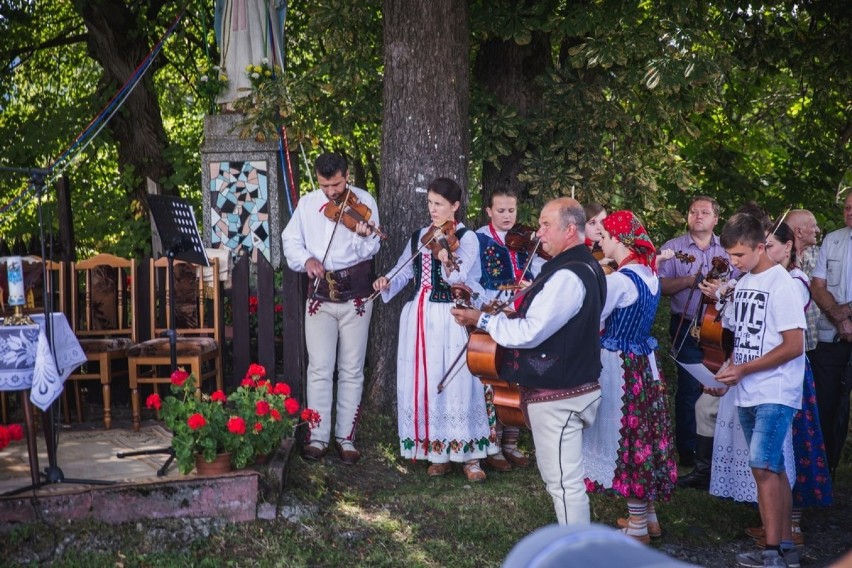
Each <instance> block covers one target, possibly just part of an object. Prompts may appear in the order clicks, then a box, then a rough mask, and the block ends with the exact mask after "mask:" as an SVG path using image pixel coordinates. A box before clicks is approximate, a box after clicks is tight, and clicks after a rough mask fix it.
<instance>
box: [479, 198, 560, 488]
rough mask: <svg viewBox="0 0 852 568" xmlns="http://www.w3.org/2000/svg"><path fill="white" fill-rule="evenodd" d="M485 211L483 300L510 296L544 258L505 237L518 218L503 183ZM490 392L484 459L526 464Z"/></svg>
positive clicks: (503, 466) (498, 464) (496, 464)
mask: <svg viewBox="0 0 852 568" xmlns="http://www.w3.org/2000/svg"><path fill="white" fill-rule="evenodd" d="M485 213H486V214H487V215H488V218H489V219H490V222H489V223H488V224H487V225H485V226H483V227H480V228H479V229H477V231H476V236H477V237H478V238H479V255H480V262H481V265H482V278H480V280H479V284H480V285H481V286H482V289H481V290H478V291H479V293H480V299H481V300H482V302H483V303H489V302H490V303H494V302H495V301H496V302H499V301H503V300H506V299H507V298H509V297H511V295H512V294H513V293H514V292H515V291H517V290H518V288H519V287H520V286H521V285H522V284H523V283H526V282H527V281H529V280H532V279H533V278H534V277H535V275H536V274H538V273H539V271H540V270H541V265H542V264H544V260H543V259H542V258H541V257H540V256H539V255H538V254H535V255H530V252H529V251H528V250H516V249H514V248H512V247H513V245H512V244H511V243H510V242H509V239H508V238H507V234H508V233H509V231H511V230H512V229H513V228H514V227H515V224H516V222H517V220H518V197H517V195H516V194H515V192H514V191H512V190H511V189H509V188H508V187H505V186H499V187H497V188H496V189H495V190H494V192H493V193H492V194H491V205H490V207H486V208H485ZM530 232H532V231H530ZM530 236H532V235H530ZM493 396H494V394H493V389H492V388H491V386H490V385H489V386H487V387H485V398H486V403H487V406H488V419H489V422H490V423H491V427H492V428H493V429H494V431H495V433H496V441H497V442H498V444H495V445H494V446H493V448H494V449H493V453H492V450H491V449H490V448H489V455H488V458H487V459H486V460H485V463H487V464H488V465H489V466H490V467H492V468H494V469H496V470H497V471H508V470H510V469H512V465H516V466H519V467H526V466H527V465H529V460H528V459H527V456H526V455H524V453H523V452H522V451H521V450H520V449H518V437H519V434H520V429H519V428H518V427H517V426H505V425H503V424H501V423H500V422H499V421H498V420H497V416H496V412H495V411H494V405H493V403H491V400H492V399H493ZM510 462H511V463H510Z"/></svg>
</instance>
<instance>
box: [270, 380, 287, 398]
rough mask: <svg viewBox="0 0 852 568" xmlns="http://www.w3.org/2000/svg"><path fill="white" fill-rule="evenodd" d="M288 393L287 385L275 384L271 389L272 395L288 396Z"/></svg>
mask: <svg viewBox="0 0 852 568" xmlns="http://www.w3.org/2000/svg"><path fill="white" fill-rule="evenodd" d="M290 392H292V391H291V390H290V385H288V384H287V383H275V387H273V389H272V393H273V394H283V395H284V396H289V395H290Z"/></svg>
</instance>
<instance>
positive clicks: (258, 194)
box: [209, 160, 272, 262]
mask: <svg viewBox="0 0 852 568" xmlns="http://www.w3.org/2000/svg"><path fill="white" fill-rule="evenodd" d="M209 166H210V230H211V243H212V246H213V247H214V248H218V247H227V248H228V249H230V250H231V251H232V252H233V253H234V255H242V254H248V255H250V256H251V259H252V260H253V261H255V262H257V259H258V254H262V255H263V256H264V257H266V259H267V260H268V261H270V262H271V261H272V259H271V254H270V241H269V176H268V171H267V167H266V161H265V160H253V161H240V162H227V161H223V162H211V163H210V164H209Z"/></svg>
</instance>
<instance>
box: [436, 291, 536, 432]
mask: <svg viewBox="0 0 852 568" xmlns="http://www.w3.org/2000/svg"><path fill="white" fill-rule="evenodd" d="M450 289H451V294H452V297H453V299H454V301H455V303H456V306H458V307H460V308H469V307H472V306H471V304H470V298H471V290H470V288H468V287H467V286H465V285H464V284H453V285H452V286H451V287H450ZM504 308H505V305H503V306H502V307H501V306H497V307H493V306H492V307H491V309H490V310H487V311H488V312H489V313H498V312H500V311H502V309H504ZM468 334H469V336H468V342H467V347H466V349H465V351H463V352H462V353H466V358H465V361H466V362H467V367H468V370H470V373H471V374H472V375H473V376H475V377H478V378H479V380H480V381H481V382H482V384H483V385H485V386H489V385H490V386H491V388H492V390H493V392H494V400H493V403H494V410H495V412H496V413H497V418H498V419H499V420H500V422H502V423H503V424H504V425H506V426H519V427H520V426H524V427H526V425H527V424H526V421H525V420H524V413H523V411H522V410H521V391H520V389H519V387H518V385H516V384H514V383H510V382H508V381H505V380H503V379H501V378H500V367H501V365H502V363H503V353H504V351H505V348H504V347H502V346H501V345H498V344H497V342H496V341H494V339H492V338H491V336H490V335H488V333H487V332H485V331H482V330H481V329H476V328H475V327H474V328H468ZM460 355H461V354H460ZM453 367H455V362H454V363H453V365H451V366H450V369H452V368H453ZM450 376H454V375H449V374H448V375H447V376H445V377H444V379H443V380H442V381H441V383H440V384H439V385H438V392H439V393H440V392H442V391H443V389H444V385H445V384H446V382H448V379H449V377H450Z"/></svg>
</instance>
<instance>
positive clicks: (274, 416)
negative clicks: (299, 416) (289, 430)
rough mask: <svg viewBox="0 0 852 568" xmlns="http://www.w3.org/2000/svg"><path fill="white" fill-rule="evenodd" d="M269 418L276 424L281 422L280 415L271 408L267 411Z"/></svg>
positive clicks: (276, 410)
mask: <svg viewBox="0 0 852 568" xmlns="http://www.w3.org/2000/svg"><path fill="white" fill-rule="evenodd" d="M269 417H270V418H272V421H273V422H278V421H279V420H281V413H280V412H278V409H276V408H273V409H272V410H270V411H269Z"/></svg>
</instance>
